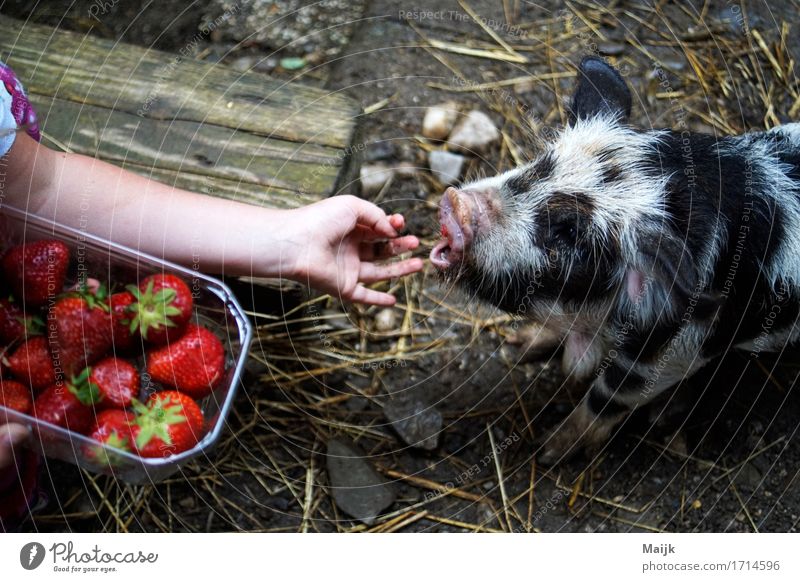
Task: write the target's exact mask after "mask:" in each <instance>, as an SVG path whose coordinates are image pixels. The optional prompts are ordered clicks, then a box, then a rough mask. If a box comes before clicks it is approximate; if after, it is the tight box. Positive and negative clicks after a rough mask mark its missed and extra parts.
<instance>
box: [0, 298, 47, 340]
mask: <svg viewBox="0 0 800 582" xmlns="http://www.w3.org/2000/svg"><path fill="white" fill-rule="evenodd" d="M41 326H42V321H41V320H40V319H39V318H38V317H33V316H26V315H25V312H24V311H23V310H22V307H21V306H20V305H19V304H18V303H17V302H16V301H14V300H13V299H12V298H11V297H9V298H8V299H0V341H3V342H5V343H6V344H10V343H12V342H15V341H17V339H19V338H21V337H29V336H33V335H36V334H37V333H38V332H39V331H40V328H41Z"/></svg>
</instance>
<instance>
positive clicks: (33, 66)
mask: <svg viewBox="0 0 800 582" xmlns="http://www.w3.org/2000/svg"><path fill="white" fill-rule="evenodd" d="M0 25H1V26H2V28H3V33H4V34H3V35H2V37H0V59H2V60H3V61H5V62H6V63H7V64H8V65H9V66H11V67H12V68H13V69H14V70H15V72H16V73H17V75H18V76H19V78H20V79H21V81H22V83H23V84H24V85H25V87H26V89H27V91H28V93H29V95H30V97H31V101H32V103H33V104H34V107H35V108H36V111H37V113H38V115H39V118H40V122H41V126H42V129H43V132H44V133H45V134H46V136H47V137H48V138H52V140H53V143H57V144H61V145H63V146H65V147H67V148H69V149H70V150H72V151H75V152H78V153H82V154H86V155H90V156H97V157H99V158H101V159H104V160H108V161H110V162H112V163H115V164H118V165H123V166H125V167H126V168H128V169H130V170H132V171H135V172H137V173H140V174H143V175H147V176H150V177H152V178H154V179H157V180H160V181H163V182H166V183H169V184H174V185H176V186H179V187H182V188H186V189H189V190H194V191H197V192H200V193H204V194H210V195H214V196H221V197H225V198H233V199H237V200H241V201H243V202H248V203H251V204H258V205H265V206H273V207H287V208H288V207H296V206H301V205H304V204H308V203H310V202H313V201H315V200H318V199H320V198H323V197H326V196H328V195H330V194H334V193H337V192H338V191H339V190H340V189H342V188H345V187H347V186H348V185H349V184H350V183H351V182H352V180H353V176H354V175H355V174H356V172H357V169H358V168H357V166H358V160H355V159H353V157H352V156H351V155H350V154H351V153H352V152H353V151H356V150H357V149H358V148H352V147H350V146H351V144H352V142H353V140H354V136H355V133H356V128H357V122H358V117H359V115H360V113H361V111H360V108H359V106H358V104H357V103H356V102H355V101H353V100H352V99H350V98H348V97H346V96H344V95H341V94H336V93H328V92H326V91H323V90H320V89H316V88H312V87H307V86H302V85H299V84H297V83H286V82H284V81H279V80H276V79H272V78H270V77H268V76H266V75H262V74H259V73H240V72H238V71H235V70H233V69H230V68H228V67H225V66H222V65H212V64H208V63H204V62H200V61H195V60H191V59H183V58H181V57H179V56H178V55H173V54H169V53H164V52H160V51H156V50H148V49H144V48H141V47H137V46H134V45H128V44H121V43H114V42H112V41H108V40H103V39H97V38H94V37H90V36H85V35H82V34H77V33H72V32H66V31H61V30H54V29H52V28H49V27H45V26H39V25H34V24H28V23H22V22H20V21H17V20H14V19H10V18H7V17H4V16H0Z"/></svg>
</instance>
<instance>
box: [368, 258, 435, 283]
mask: <svg viewBox="0 0 800 582" xmlns="http://www.w3.org/2000/svg"><path fill="white" fill-rule="evenodd" d="M424 265H425V263H424V262H423V261H422V259H408V260H405V261H400V262H399V263H389V264H388V265H376V264H375V263H361V269H360V271H359V273H358V280H359V281H361V282H363V283H377V282H378V281H385V280H386V279H396V278H398V277H405V276H406V275H410V274H411V273H416V272H417V271H420V270H421V269H422V267H423V266H424Z"/></svg>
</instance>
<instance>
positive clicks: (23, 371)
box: [4, 336, 56, 391]
mask: <svg viewBox="0 0 800 582" xmlns="http://www.w3.org/2000/svg"><path fill="white" fill-rule="evenodd" d="M5 360H6V361H5V362H4V363H5V364H6V365H7V366H8V368H9V370H11V374H12V375H13V376H14V377H15V378H16V379H17V380H19V381H21V382H24V383H25V384H27V385H28V386H30V387H31V388H33V389H34V390H36V391H38V390H41V389H42V388H44V387H46V386H49V385H50V384H53V383H55V381H56V372H55V369H54V368H53V360H52V359H51V358H50V351H49V350H48V349H47V339H45V338H44V337H43V336H36V337H32V338H31V339H29V340H28V341H27V342H25V343H24V344H22V345H21V346H19V347H18V348H17V349H16V350H15V351H14V353H13V354H11V355H10V356H8V357H7V358H6V359H5Z"/></svg>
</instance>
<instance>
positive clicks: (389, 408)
mask: <svg viewBox="0 0 800 582" xmlns="http://www.w3.org/2000/svg"><path fill="white" fill-rule="evenodd" d="M383 414H384V415H385V416H386V418H387V419H388V420H389V422H390V423H391V424H392V427H393V428H394V429H395V430H396V431H397V434H399V435H400V438H402V439H403V440H404V441H405V442H406V443H407V444H409V445H411V446H412V447H416V448H418V449H425V450H426V451H432V450H433V449H435V448H436V447H437V446H438V445H439V434H440V433H441V431H442V414H441V413H440V412H439V411H438V410H436V408H434V407H433V406H430V405H428V404H425V403H424V402H420V401H419V400H409V399H405V398H394V399H392V400H389V402H387V403H386V405H385V406H384V407H383Z"/></svg>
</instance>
